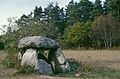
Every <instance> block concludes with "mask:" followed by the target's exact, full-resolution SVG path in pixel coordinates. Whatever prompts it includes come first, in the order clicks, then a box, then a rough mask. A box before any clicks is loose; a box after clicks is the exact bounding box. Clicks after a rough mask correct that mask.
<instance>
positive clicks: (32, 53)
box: [21, 49, 38, 70]
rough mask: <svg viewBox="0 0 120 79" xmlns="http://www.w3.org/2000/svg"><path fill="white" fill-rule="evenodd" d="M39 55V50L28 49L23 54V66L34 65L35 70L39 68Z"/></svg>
mask: <svg viewBox="0 0 120 79" xmlns="http://www.w3.org/2000/svg"><path fill="white" fill-rule="evenodd" d="M37 63H38V56H37V51H36V50H35V49H27V50H26V51H25V53H24V54H23V57H22V61H21V65H22V66H24V65H25V66H31V67H34V68H35V70H37V69H38V65H37Z"/></svg>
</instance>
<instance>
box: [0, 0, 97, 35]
mask: <svg viewBox="0 0 120 79" xmlns="http://www.w3.org/2000/svg"><path fill="white" fill-rule="evenodd" d="M70 1H71V0H0V27H1V26H2V25H5V24H7V18H9V17H16V18H19V17H20V16H22V14H26V15H27V14H29V13H31V12H32V11H33V10H34V8H35V6H41V7H42V8H45V7H47V5H48V4H49V3H50V2H54V3H56V2H58V4H59V6H60V7H65V5H67V4H68V3H69V2H70ZM74 1H79V0H74ZM90 1H92V2H94V1H95V0H90ZM0 33H1V32H0Z"/></svg>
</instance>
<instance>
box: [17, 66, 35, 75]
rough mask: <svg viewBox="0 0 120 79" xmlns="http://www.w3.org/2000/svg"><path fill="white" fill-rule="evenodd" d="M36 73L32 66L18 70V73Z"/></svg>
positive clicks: (21, 67)
mask: <svg viewBox="0 0 120 79" xmlns="http://www.w3.org/2000/svg"><path fill="white" fill-rule="evenodd" d="M32 72H34V68H32V67H31V66H20V67H19V68H17V73H32Z"/></svg>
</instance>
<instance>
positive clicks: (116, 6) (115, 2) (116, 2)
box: [108, 0, 120, 20]
mask: <svg viewBox="0 0 120 79" xmlns="http://www.w3.org/2000/svg"><path fill="white" fill-rule="evenodd" d="M108 1H109V5H110V7H111V9H112V13H113V15H115V16H117V18H118V19H119V18H120V0H108ZM119 20H120V19H119Z"/></svg>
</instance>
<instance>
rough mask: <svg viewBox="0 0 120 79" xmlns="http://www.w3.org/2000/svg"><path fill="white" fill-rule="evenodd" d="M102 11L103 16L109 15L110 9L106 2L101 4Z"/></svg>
mask: <svg viewBox="0 0 120 79" xmlns="http://www.w3.org/2000/svg"><path fill="white" fill-rule="evenodd" d="M103 11H104V14H105V15H107V14H109V13H110V11H111V8H110V5H109V2H108V0H106V1H105V2H104V4H103Z"/></svg>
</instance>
